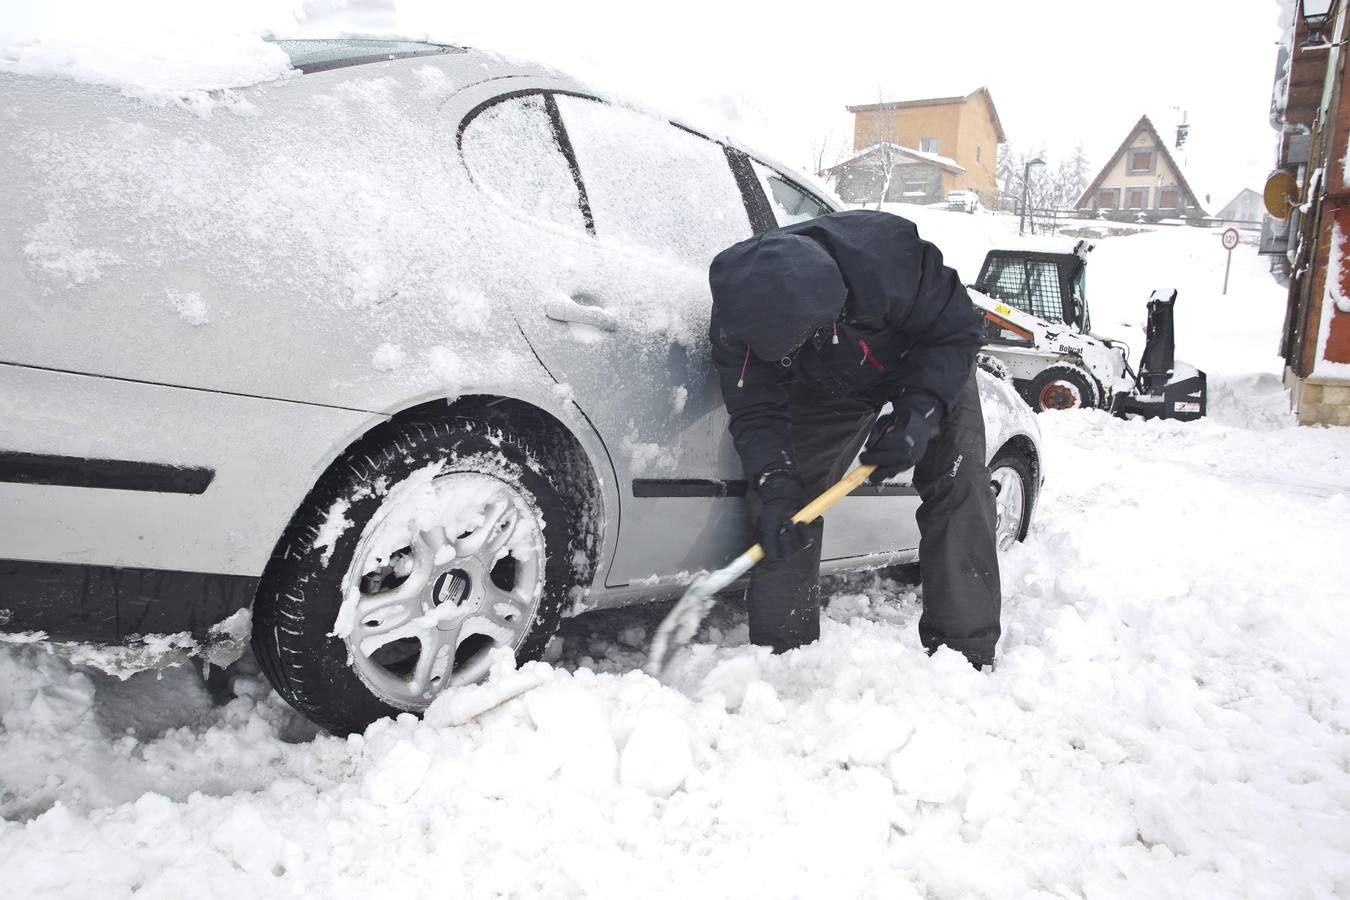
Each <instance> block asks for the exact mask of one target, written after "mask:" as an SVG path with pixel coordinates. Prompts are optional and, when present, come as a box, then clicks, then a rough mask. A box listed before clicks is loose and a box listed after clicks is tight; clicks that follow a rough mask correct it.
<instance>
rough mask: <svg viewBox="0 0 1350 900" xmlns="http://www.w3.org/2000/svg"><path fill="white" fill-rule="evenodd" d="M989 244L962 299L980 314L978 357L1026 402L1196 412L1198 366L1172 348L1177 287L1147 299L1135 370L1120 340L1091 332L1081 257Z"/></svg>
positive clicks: (1200, 408) (1200, 399) (1172, 414)
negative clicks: (1142, 342) (981, 342)
mask: <svg viewBox="0 0 1350 900" xmlns="http://www.w3.org/2000/svg"><path fill="white" fill-rule="evenodd" d="M1091 250H1092V245H1091V244H1089V243H1088V242H1087V241H1079V242H1078V243H1077V245H1076V246H1075V247H1074V248H1073V252H1072V253H1041V252H1032V251H1023V250H990V251H989V253H988V255H986V256H985V258H984V265H983V266H982V267H981V268H980V276H979V278H978V279H977V280H976V282H975V284H973V285H970V286H969V287H970V288H971V299H972V300H973V301H974V302H975V305H976V306H977V307H979V309H980V310H981V311H982V312H983V313H984V318H985V333H984V348H983V352H982V353H981V356H980V364H981V365H982V366H984V367H985V368H986V369H988V370H990V371H991V372H993V373H994V374H995V375H998V376H1000V377H1003V378H1006V379H1008V380H1010V381H1011V382H1012V383H1013V385H1014V386H1015V387H1016V388H1017V390H1018V392H1019V393H1021V395H1022V396H1023V397H1024V398H1025V399H1026V401H1027V403H1028V404H1030V406H1031V408H1032V409H1034V410H1036V411H1037V412H1040V411H1041V410H1045V409H1074V408H1077V407H1093V408H1098V409H1105V410H1109V411H1111V412H1114V413H1116V414H1117V415H1122V416H1123V415H1126V414H1129V413H1136V414H1139V415H1142V416H1144V417H1145V418H1164V419H1182V420H1190V419H1198V418H1200V417H1201V416H1203V415H1204V414H1205V396H1206V383H1205V373H1204V372H1201V371H1200V370H1198V369H1196V368H1195V367H1194V366H1191V365H1189V364H1187V363H1184V362H1178V361H1177V360H1176V356H1175V336H1174V332H1173V324H1172V308H1173V305H1174V304H1175V303H1176V299H1177V292H1176V291H1175V290H1172V289H1170V288H1168V289H1162V290H1155V291H1154V292H1153V295H1152V296H1151V297H1150V298H1149V302H1148V325H1147V330H1146V332H1145V334H1146V341H1145V345H1144V353H1143V356H1142V357H1141V359H1140V362H1139V372H1138V373H1137V374H1136V373H1135V371H1134V370H1133V369H1131V368H1130V362H1129V347H1128V346H1127V345H1126V344H1125V343H1124V342H1123V341H1117V340H1110V339H1108V338H1104V337H1101V336H1099V335H1095V334H1093V333H1092V319H1091V316H1090V315H1089V313H1088V306H1087V292H1086V284H1085V279H1086V271H1087V255H1088V253H1089V252H1091Z"/></svg>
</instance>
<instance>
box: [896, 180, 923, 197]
mask: <svg viewBox="0 0 1350 900" xmlns="http://www.w3.org/2000/svg"><path fill="white" fill-rule="evenodd" d="M902 193H903V195H904V196H906V197H923V196H926V195H927V194H928V182H926V181H906V182H904V184H903V186H902Z"/></svg>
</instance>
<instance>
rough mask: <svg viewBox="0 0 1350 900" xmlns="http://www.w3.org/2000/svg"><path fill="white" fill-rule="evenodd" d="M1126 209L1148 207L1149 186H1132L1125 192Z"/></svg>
mask: <svg viewBox="0 0 1350 900" xmlns="http://www.w3.org/2000/svg"><path fill="white" fill-rule="evenodd" d="M1125 208H1126V209H1148V188H1130V189H1129V190H1127V191H1126V192H1125Z"/></svg>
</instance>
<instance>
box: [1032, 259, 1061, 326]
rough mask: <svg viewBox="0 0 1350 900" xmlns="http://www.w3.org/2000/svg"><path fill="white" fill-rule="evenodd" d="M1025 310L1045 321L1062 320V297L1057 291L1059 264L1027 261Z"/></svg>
mask: <svg viewBox="0 0 1350 900" xmlns="http://www.w3.org/2000/svg"><path fill="white" fill-rule="evenodd" d="M1027 300H1028V308H1027V312H1029V313H1031V314H1032V315H1033V316H1036V317H1038V318H1041V319H1044V320H1045V321H1047V322H1063V321H1064V298H1063V296H1062V295H1061V294H1060V292H1059V266H1057V265H1055V264H1054V263H1052V262H1028V263H1027Z"/></svg>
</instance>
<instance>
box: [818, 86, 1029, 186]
mask: <svg viewBox="0 0 1350 900" xmlns="http://www.w3.org/2000/svg"><path fill="white" fill-rule="evenodd" d="M847 109H848V111H849V112H851V113H852V114H853V149H854V156H853V157H851V158H850V159H848V160H845V161H844V162H842V163H840V164H839V165H837V166H835V167H834V168H833V169H830V170H829V171H828V172H826V173H823V174H827V175H831V176H833V177H835V179H836V182H837V184H838V185H839V186H840V187H841V188H843V189H842V190H838V193H839V194H840V196H841V197H844V199H849V197H847V196H846V195H845V191H846V190H850V189H853V188H856V189H858V190H855V191H854V193H855V197H854V202H871V201H875V200H877V199H887V200H891V199H896V200H904V201H907V202H911V203H934V202H938V201H941V200H944V199H946V196H947V194H948V193H949V192H951V191H955V190H966V191H974V192H975V193H977V194H979V196H980V200H981V202H982V203H984V205H985V206H988V207H990V208H993V207H995V206H996V205H997V203H998V178H997V171H998V145H999V144H1002V143H1004V142H1006V141H1007V140H1008V136H1007V135H1006V134H1005V133H1004V131H1003V123H1002V122H1001V121H1000V120H999V117H998V110H997V109H996V108H995V107H994V99H993V97H992V96H991V95H990V93H989V89H988V88H985V87H981V88H976V89H975V90H974V91H971V92H970V93H969V94H964V95H957V96H951V97H932V98H928V99H924V100H888V101H883V102H881V103H865V104H860V105H856V106H849V107H847ZM888 146H894V147H897V148H900V149H901V150H904V151H905V155H903V156H901V157H900V158H898V159H897V160H896V164H897V165H898V166H900V167H901V168H900V169H899V170H897V171H896V172H894V173H892V177H891V178H889V179H885V178H882V179H879V180H877V179H872V178H870V177H868V176H867V175H865V174H864V173H865V172H866V171H868V170H873V169H875V168H876V164H877V160H878V158H879V157H880V158H881V159H882V160H883V164H882V168H883V169H884V168H885V161H889V153H890V151H888V150H886V149H885V148H886V147H888ZM925 167H926V168H925ZM848 173H852V174H848ZM896 175H898V176H899V177H895V176H896ZM887 182H888V183H889V184H890V190H889V191H888V193H887V196H886V197H885V198H881V197H879V196H878V195H875V192H876V191H877V190H879V189H880V188H881V186H882V184H883V183H887ZM868 184H870V186H871V189H872V191H873V192H874V193H873V195H868V196H862V195H861V194H859V191H860V190H861V188H862V187H863V186H864V185H868Z"/></svg>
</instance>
